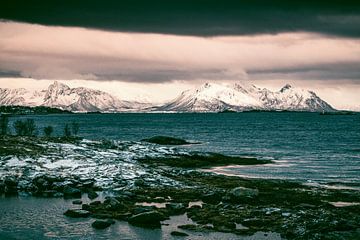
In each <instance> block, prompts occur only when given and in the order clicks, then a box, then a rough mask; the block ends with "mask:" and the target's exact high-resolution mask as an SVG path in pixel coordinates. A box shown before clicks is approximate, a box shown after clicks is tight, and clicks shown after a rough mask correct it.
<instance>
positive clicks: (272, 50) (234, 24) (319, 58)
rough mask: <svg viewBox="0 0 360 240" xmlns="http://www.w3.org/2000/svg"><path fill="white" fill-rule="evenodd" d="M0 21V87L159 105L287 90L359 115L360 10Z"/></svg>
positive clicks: (124, 13) (40, 16)
mask: <svg viewBox="0 0 360 240" xmlns="http://www.w3.org/2000/svg"><path fill="white" fill-rule="evenodd" d="M0 19H1V20H0V87H11V88H15V87H25V88H38V89H40V88H44V87H46V86H47V85H48V84H49V83H51V82H52V81H54V80H60V81H62V82H64V83H67V84H69V85H70V86H74V87H76V86H80V85H82V86H86V87H90V88H96V89H101V90H104V91H107V92H110V93H112V94H114V95H117V96H120V97H123V98H126V99H131V98H135V99H141V98H143V99H147V100H148V101H153V102H162V101H166V100H169V99H171V98H174V97H175V96H176V95H177V94H179V93H180V92H181V91H183V90H185V89H187V88H190V87H193V86H197V85H199V84H201V83H203V82H219V83H224V82H235V81H246V82H251V83H253V84H255V85H257V86H260V87H267V88H270V89H272V90H276V89H280V88H281V86H283V85H285V84H286V83H291V84H292V85H295V86H298V87H301V88H307V89H311V90H314V91H315V92H316V93H317V94H318V95H319V96H320V97H322V98H323V99H324V100H326V101H328V102H329V103H330V104H332V105H333V106H335V107H337V108H341V109H353V110H360V3H359V2H358V1H350V0H342V1H337V0H327V1H322V0H318V1H311V2H310V1H298V0H293V1H289V0H288V1H285V0H252V1H250V0H242V1H234V0H222V1H213V0H198V1H188V0H182V1H179V0H172V1H165V0H149V1H140V0H133V1H127V0H124V1H92V0H88V1H83V0H78V1H69V0H62V1H59V0H53V1H39V0H28V1H21V0H11V1H10V0H3V1H2V7H1V8H0Z"/></svg>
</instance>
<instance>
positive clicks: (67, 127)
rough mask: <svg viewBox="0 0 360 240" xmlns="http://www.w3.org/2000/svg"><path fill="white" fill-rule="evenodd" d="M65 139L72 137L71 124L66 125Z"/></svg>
mask: <svg viewBox="0 0 360 240" xmlns="http://www.w3.org/2000/svg"><path fill="white" fill-rule="evenodd" d="M64 137H71V129H70V126H69V124H65V127H64Z"/></svg>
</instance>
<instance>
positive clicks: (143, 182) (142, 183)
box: [134, 179, 145, 187]
mask: <svg viewBox="0 0 360 240" xmlns="http://www.w3.org/2000/svg"><path fill="white" fill-rule="evenodd" d="M134 185H135V186H137V187H143V186H145V181H144V180H142V179H136V180H135V182H134Z"/></svg>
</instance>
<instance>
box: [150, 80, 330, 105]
mask: <svg viewBox="0 0 360 240" xmlns="http://www.w3.org/2000/svg"><path fill="white" fill-rule="evenodd" d="M157 110H158V111H175V112H218V111H224V110H232V111H248V110H271V111H273V110H274V111H277V110H289V111H312V112H315V111H334V109H333V108H332V107H331V106H330V105H329V104H328V103H326V102H325V101H323V100H322V99H320V98H319V97H318V96H317V95H316V94H315V93H314V92H312V91H307V90H303V89H297V88H294V87H292V86H291V85H289V84H286V85H285V86H284V87H282V88H281V89H280V91H277V92H273V91H270V90H268V89H266V88H264V89H260V88H258V87H256V86H255V85H249V84H245V83H235V84H232V85H220V84H214V83H205V84H203V85H201V86H200V87H198V88H195V89H193V90H187V91H184V92H182V93H181V94H180V96H179V97H177V98H176V99H174V100H173V101H170V102H169V103H167V104H165V105H163V106H161V107H159V108H157Z"/></svg>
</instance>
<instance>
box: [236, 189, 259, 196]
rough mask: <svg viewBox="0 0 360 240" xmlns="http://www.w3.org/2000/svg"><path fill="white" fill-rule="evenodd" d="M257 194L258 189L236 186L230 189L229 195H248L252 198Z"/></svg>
mask: <svg viewBox="0 0 360 240" xmlns="http://www.w3.org/2000/svg"><path fill="white" fill-rule="evenodd" d="M258 195H259V190H257V189H252V188H245V187H236V188H233V189H232V190H231V191H230V196H231V197H233V198H242V197H249V198H253V197H256V196H258Z"/></svg>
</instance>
